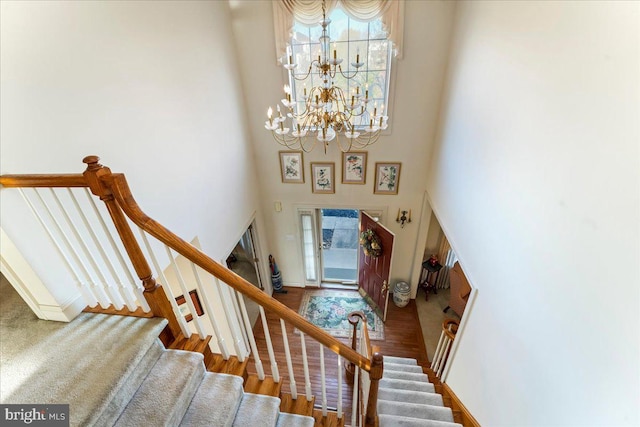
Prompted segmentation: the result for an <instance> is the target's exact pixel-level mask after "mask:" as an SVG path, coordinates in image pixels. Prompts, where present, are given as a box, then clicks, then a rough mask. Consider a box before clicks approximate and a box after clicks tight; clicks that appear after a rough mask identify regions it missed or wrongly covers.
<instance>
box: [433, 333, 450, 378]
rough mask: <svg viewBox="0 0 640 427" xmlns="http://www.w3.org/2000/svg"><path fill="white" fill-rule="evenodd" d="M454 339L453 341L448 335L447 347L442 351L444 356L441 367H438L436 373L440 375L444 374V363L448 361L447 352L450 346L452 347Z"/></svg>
mask: <svg viewBox="0 0 640 427" xmlns="http://www.w3.org/2000/svg"><path fill="white" fill-rule="evenodd" d="M452 342H453V341H451V339H449V338H448V337H447V345H446V347H445V350H444V352H443V353H442V358H441V363H440V367H439V368H438V372H436V375H437V376H438V377H439V376H440V375H441V374H442V370H443V369H444V365H445V363H446V362H447V360H446V358H447V353H448V351H449V348H450V347H451V343H452Z"/></svg>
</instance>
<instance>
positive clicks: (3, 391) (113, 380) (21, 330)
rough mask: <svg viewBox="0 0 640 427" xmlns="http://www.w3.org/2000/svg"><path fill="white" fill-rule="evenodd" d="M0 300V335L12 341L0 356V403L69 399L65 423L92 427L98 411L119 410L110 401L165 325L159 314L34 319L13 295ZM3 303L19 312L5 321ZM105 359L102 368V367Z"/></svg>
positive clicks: (4, 296)
mask: <svg viewBox="0 0 640 427" xmlns="http://www.w3.org/2000/svg"><path fill="white" fill-rule="evenodd" d="M9 287H11V286H10V285H9ZM3 291H4V289H3ZM14 293H15V291H14ZM5 298H6V300H5ZM2 299H3V304H2V310H3V316H2V325H1V326H0V335H1V336H2V339H3V341H5V342H11V343H12V345H11V346H3V348H2V354H1V356H0V363H1V364H2V372H1V379H0V395H2V403H3V404H8V403H24V402H33V401H37V403H42V404H46V403H69V404H70V405H71V408H73V410H72V411H71V413H70V420H69V424H70V425H71V426H85V425H95V424H96V423H97V421H98V420H99V419H100V417H101V416H102V415H103V413H105V412H109V413H111V412H112V411H115V413H116V414H117V413H119V412H120V411H121V408H113V407H110V406H109V405H110V402H111V401H112V400H113V399H114V397H116V396H117V395H118V393H119V392H120V390H121V389H122V387H123V386H125V384H127V383H128V382H129V381H130V380H132V379H135V375H134V372H135V371H136V369H137V368H138V364H139V363H140V362H141V361H142V360H143V359H144V358H145V355H147V352H148V351H149V349H150V348H151V347H152V346H153V345H154V344H155V342H156V340H157V338H158V336H159V335H160V332H162V330H163V329H164V327H165V325H166V324H167V321H166V320H165V319H160V318H151V319H148V318H138V317H127V316H111V315H106V314H93V313H82V314H80V315H79V316H78V317H77V318H76V319H74V320H73V321H71V322H69V323H63V322H52V321H46V320H39V319H37V318H36V317H35V316H34V315H33V312H31V311H30V310H29V309H28V307H27V308H26V309H25V308H24V307H23V305H24V306H25V307H26V304H24V302H23V301H22V300H21V299H20V297H19V296H17V300H18V302H15V301H14V300H15V298H12V296H11V295H7V294H6V293H3V298H2ZM6 304H14V305H15V306H14V307H13V308H14V309H15V312H17V313H22V312H24V313H25V314H18V315H16V316H15V318H11V319H8V318H7V316H6V314H7V313H13V312H12V311H7V312H6V313H5V312H4V309H5V307H6ZM52 349H55V351H52ZM105 360H108V361H109V365H108V369H105V368H103V367H102V362H101V361H105ZM70 372H73V374H74V375H69V373H70ZM78 378H82V381H78V380H77V379H78Z"/></svg>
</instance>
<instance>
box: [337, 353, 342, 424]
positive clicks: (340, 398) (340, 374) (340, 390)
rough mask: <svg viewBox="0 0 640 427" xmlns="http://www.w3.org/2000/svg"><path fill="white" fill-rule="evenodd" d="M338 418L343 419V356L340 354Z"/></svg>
mask: <svg viewBox="0 0 640 427" xmlns="http://www.w3.org/2000/svg"><path fill="white" fill-rule="evenodd" d="M337 412H338V419H339V420H340V419H342V357H340V355H338V405H337Z"/></svg>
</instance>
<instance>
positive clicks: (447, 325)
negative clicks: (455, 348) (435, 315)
mask: <svg viewBox="0 0 640 427" xmlns="http://www.w3.org/2000/svg"><path fill="white" fill-rule="evenodd" d="M459 326H460V322H458V321H457V320H455V319H445V320H444V321H443V322H442V332H441V333H440V339H439V340H438V346H437V347H436V352H435V353H434V356H433V361H432V362H431V370H432V371H433V372H435V373H436V376H437V377H440V376H441V375H442V372H443V371H444V367H445V365H446V364H447V361H448V359H449V352H450V351H451V345H452V344H453V340H454V339H455V338H456V333H457V332H458V327H459Z"/></svg>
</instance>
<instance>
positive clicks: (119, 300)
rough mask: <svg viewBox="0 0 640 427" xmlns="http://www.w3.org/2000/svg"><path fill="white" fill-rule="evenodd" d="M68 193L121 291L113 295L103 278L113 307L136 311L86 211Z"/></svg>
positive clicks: (68, 189)
mask: <svg viewBox="0 0 640 427" xmlns="http://www.w3.org/2000/svg"><path fill="white" fill-rule="evenodd" d="M67 191H68V192H69V197H71V201H72V202H73V204H74V206H75V208H76V210H77V211H78V214H79V215H80V219H82V223H83V224H84V226H85V228H86V229H87V231H88V232H89V236H91V240H93V244H94V245H95V247H96V248H97V249H98V252H99V253H100V256H101V257H102V261H103V262H104V264H105V265H106V266H107V270H109V273H110V274H111V278H112V279H113V283H115V284H116V287H117V288H118V290H117V291H120V292H119V293H118V294H117V296H115V295H113V294H114V293H115V292H114V291H113V289H112V287H111V284H110V283H108V282H107V281H106V278H105V277H104V276H102V278H103V280H105V283H104V284H105V287H106V289H107V293H108V294H109V295H112V301H113V305H114V306H115V307H116V308H117V309H118V310H120V309H122V307H123V305H124V304H126V305H127V308H128V309H129V311H135V310H136V308H137V307H136V306H135V304H130V302H129V301H128V300H127V298H126V293H123V292H122V288H120V287H118V285H117V284H118V282H119V280H118V273H116V270H115V268H114V267H113V264H112V262H111V260H110V259H109V257H108V256H107V253H106V252H105V251H104V248H103V247H102V244H101V242H100V240H99V239H98V236H97V235H96V233H95V231H94V230H93V227H92V226H91V224H90V223H89V220H88V218H87V215H86V214H85V213H84V210H83V209H82V208H81V207H80V204H79V203H78V199H77V198H76V196H75V194H73V191H71V188H67ZM117 291H116V292H117Z"/></svg>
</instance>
